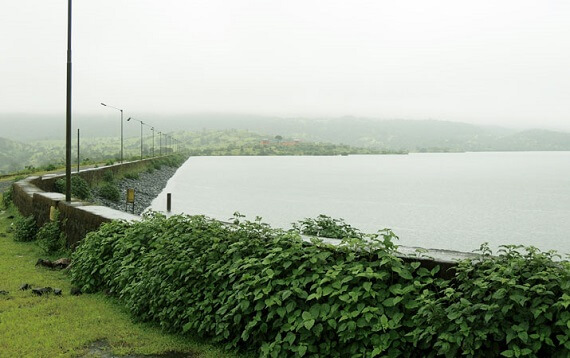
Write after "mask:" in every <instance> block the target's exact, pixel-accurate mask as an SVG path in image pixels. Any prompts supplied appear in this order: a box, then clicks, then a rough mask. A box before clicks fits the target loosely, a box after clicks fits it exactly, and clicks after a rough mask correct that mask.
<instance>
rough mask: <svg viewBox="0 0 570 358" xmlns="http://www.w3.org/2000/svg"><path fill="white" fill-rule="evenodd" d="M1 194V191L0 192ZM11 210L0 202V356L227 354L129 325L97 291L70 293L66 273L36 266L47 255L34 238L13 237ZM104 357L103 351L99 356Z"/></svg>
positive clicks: (122, 311)
mask: <svg viewBox="0 0 570 358" xmlns="http://www.w3.org/2000/svg"><path fill="white" fill-rule="evenodd" d="M0 195H1V194H0ZM16 215H17V213H16V212H15V208H13V207H10V208H9V209H6V208H2V207H1V206H0V291H1V292H0V356H1V357H33V358H36V357H46V358H47V357H78V356H83V355H85V354H87V353H88V352H89V351H91V352H92V353H91V354H93V356H100V355H98V354H100V353H98V352H97V351H98V350H101V349H102V350H104V351H105V352H106V353H112V354H114V355H126V354H129V355H130V356H131V357H135V356H134V355H137V356H138V355H141V356H142V355H149V354H165V353H168V352H186V353H188V354H189V355H191V356H192V357H197V358H198V357H204V358H207V357H211V358H218V357H231V356H234V355H232V354H229V353H226V352H223V351H221V350H220V349H218V348H216V347H214V346H211V345H209V344H204V343H202V342H199V341H197V340H195V339H193V338H191V337H183V336H181V335H174V334H166V333H164V332H161V330H160V328H157V327H154V326H152V325H149V324H145V323H133V321H132V319H131V318H130V317H129V314H128V312H126V311H125V309H124V308H122V307H121V305H119V304H117V302H116V301H115V300H114V299H112V298H110V297H108V296H106V295H104V294H102V293H100V294H96V295H80V296H73V295H70V289H71V283H70V278H69V273H68V272H66V271H57V270H52V269H47V268H42V267H39V266H36V265H35V264H36V261H37V260H38V258H40V257H41V258H50V259H55V258H59V257H58V256H47V257H46V255H45V253H44V252H43V251H42V249H41V248H40V247H39V246H38V245H37V244H36V243H35V242H17V241H15V240H14V237H13V236H14V231H15V230H16V229H15V228H14V226H13V222H14V219H12V218H11V217H12V216H16ZM25 283H27V284H29V285H31V286H32V287H52V288H60V289H62V291H63V293H62V295H61V296H56V295H55V294H53V293H50V294H47V295H42V296H36V295H34V294H33V293H32V291H31V290H20V287H21V286H22V285H23V284H25ZM101 356H103V355H101Z"/></svg>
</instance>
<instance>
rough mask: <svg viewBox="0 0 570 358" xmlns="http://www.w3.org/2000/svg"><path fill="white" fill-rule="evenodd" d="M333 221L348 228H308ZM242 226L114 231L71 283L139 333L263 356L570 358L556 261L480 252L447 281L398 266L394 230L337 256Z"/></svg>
mask: <svg viewBox="0 0 570 358" xmlns="http://www.w3.org/2000/svg"><path fill="white" fill-rule="evenodd" d="M331 220H332V223H334V224H336V227H335V230H337V229H338V228H339V227H340V228H342V227H343V225H342V224H344V222H343V221H341V220H334V219H330V218H328V217H319V218H317V219H315V220H309V219H305V220H304V221H302V222H307V223H311V225H313V224H314V225H315V226H316V227H317V228H318V229H319V230H320V229H321V227H326V225H323V223H327V225H328V224H331ZM317 223H320V224H317ZM234 224H235V225H233V226H230V225H225V224H222V223H220V222H217V221H212V220H209V219H207V218H205V217H203V216H172V217H170V218H166V217H165V216H163V215H160V214H155V213H152V214H150V215H148V216H147V217H146V218H145V219H144V220H143V221H142V222H137V223H127V222H112V223H108V224H104V225H103V226H101V228H100V230H99V231H97V232H93V233H90V234H88V236H87V237H86V238H85V240H84V241H83V243H82V244H81V245H80V246H79V248H78V249H77V251H76V252H75V253H74V257H73V260H74V266H73V268H72V281H73V282H74V284H76V285H78V286H80V287H81V289H82V290H83V291H84V292H96V291H100V290H104V291H106V292H109V293H111V294H113V295H116V296H118V297H119V299H120V300H121V301H122V302H123V303H124V304H125V305H126V306H127V307H128V309H129V310H130V311H131V313H132V314H133V315H134V316H136V317H137V318H138V319H140V320H143V321H153V322H156V323H158V324H159V325H160V326H161V327H162V328H164V329H166V330H171V331H176V332H187V333H189V334H192V335H199V336H203V337H212V339H213V340H214V341H218V342H221V343H224V344H225V345H226V347H227V348H229V349H238V350H254V351H256V352H257V353H258V354H260V355H261V356H272V357H273V356H326V357H328V356H332V357H335V356H336V357H345V356H350V357H374V356H388V357H390V356H392V357H396V356H398V357H400V356H403V357H429V356H439V355H441V356H447V357H455V356H460V355H465V356H470V357H475V356H481V355H483V354H484V355H485V356H491V357H493V356H499V355H502V356H506V357H511V356H513V357H514V356H517V357H518V356H539V357H542V356H554V357H557V356H560V357H565V356H568V354H569V353H570V349H569V347H568V345H570V343H569V337H570V331H569V330H570V310H568V306H569V305H570V280H569V278H570V277H569V275H570V267H569V264H568V262H565V261H555V260H553V258H554V257H553V254H552V253H540V252H539V251H538V250H536V249H534V248H527V253H526V254H520V253H518V251H517V250H516V248H515V247H506V248H505V249H504V250H503V251H502V252H500V255H499V256H498V257H492V256H491V255H490V252H489V251H488V250H487V249H486V248H484V251H483V255H482V258H481V260H480V261H478V262H471V261H462V262H460V263H459V266H458V267H457V271H456V272H457V274H456V276H455V278H454V279H452V280H444V279H441V278H436V277H435V275H436V273H437V272H438V270H439V267H436V268H434V269H433V270H431V271H430V270H428V269H426V268H424V267H421V265H420V263H419V262H411V263H409V262H404V261H402V260H401V259H399V258H398V257H397V256H395V249H396V246H395V245H394V243H393V240H394V239H396V236H395V235H394V234H393V233H392V232H391V231H390V230H383V231H381V232H379V233H378V234H374V235H368V234H361V235H360V236H358V235H354V234H355V233H357V234H358V233H360V232H359V231H355V232H351V231H350V230H349V229H350V228H351V227H347V228H346V227H345V229H346V231H347V232H348V233H350V235H348V234H346V232H341V233H340V234H339V235H338V236H341V237H344V239H343V240H342V244H341V245H339V246H331V245H327V244H325V243H323V242H321V241H318V240H316V239H314V240H313V241H312V242H311V243H307V242H304V241H303V240H301V238H300V236H299V233H298V232H297V231H289V232H284V231H282V230H276V229H272V228H270V227H269V226H268V225H266V224H263V223H262V222H261V221H260V219H259V220H256V221H255V222H249V221H242V218H241V217H240V216H239V215H236V217H235V220H234ZM306 232H309V231H306ZM319 232H321V231H319Z"/></svg>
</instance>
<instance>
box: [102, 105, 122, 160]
mask: <svg viewBox="0 0 570 358" xmlns="http://www.w3.org/2000/svg"><path fill="white" fill-rule="evenodd" d="M101 105H102V106H105V107H109V108H113V109H116V110H117V111H121V163H122V162H123V110H122V109H120V108H117V107H113V106H109V105H108V104H105V103H101Z"/></svg>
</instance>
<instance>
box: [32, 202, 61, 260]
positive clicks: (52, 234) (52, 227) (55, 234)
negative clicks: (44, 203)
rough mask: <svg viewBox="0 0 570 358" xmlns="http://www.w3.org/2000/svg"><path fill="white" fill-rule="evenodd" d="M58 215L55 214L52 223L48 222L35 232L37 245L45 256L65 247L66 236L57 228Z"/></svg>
mask: <svg viewBox="0 0 570 358" xmlns="http://www.w3.org/2000/svg"><path fill="white" fill-rule="evenodd" d="M58 217H59V214H58V213H57V212H56V214H55V218H54V221H48V222H47V223H45V224H44V225H43V226H42V227H41V228H40V229H39V230H38V232H37V234H36V240H37V242H38V245H39V246H40V247H41V248H42V249H43V250H44V252H45V253H46V254H53V253H56V252H58V251H61V250H62V249H64V248H65V245H66V242H67V240H66V236H65V233H63V232H62V231H61V230H60V228H59V220H58Z"/></svg>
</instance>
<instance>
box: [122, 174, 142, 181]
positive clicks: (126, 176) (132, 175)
mask: <svg viewBox="0 0 570 358" xmlns="http://www.w3.org/2000/svg"><path fill="white" fill-rule="evenodd" d="M124 177H125V179H131V180H137V179H139V174H138V173H126V174H125V175H124Z"/></svg>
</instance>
